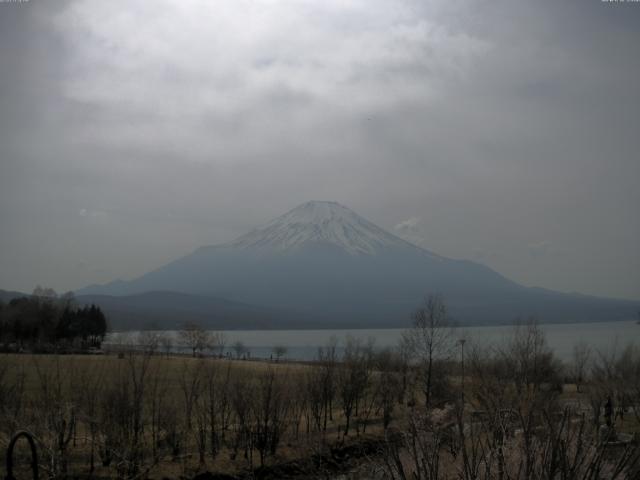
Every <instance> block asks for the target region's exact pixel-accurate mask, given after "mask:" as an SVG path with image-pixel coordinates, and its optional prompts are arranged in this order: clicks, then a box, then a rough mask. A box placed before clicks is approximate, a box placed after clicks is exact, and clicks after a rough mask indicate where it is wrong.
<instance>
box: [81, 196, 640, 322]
mask: <svg viewBox="0 0 640 480" xmlns="http://www.w3.org/2000/svg"><path fill="white" fill-rule="evenodd" d="M145 292H155V293H153V294H152V297H149V299H152V300H153V302H160V303H162V305H164V307H162V308H156V309H155V310H154V316H157V317H158V318H160V317H161V318H162V319H163V320H162V321H166V322H170V321H171V320H170V319H171V318H173V317H172V315H173V314H170V313H167V312H169V311H171V309H174V310H179V311H180V312H182V313H185V310H184V308H183V307H181V306H180V307H179V305H182V304H183V303H182V298H183V297H179V296H176V295H177V294H176V293H172V294H169V293H167V292H180V293H182V294H187V295H195V296H197V297H199V298H209V297H215V298H216V301H217V302H222V303H220V304H216V307H215V308H214V304H213V303H212V304H208V303H207V302H206V301H205V300H199V301H198V302H196V303H197V304H198V305H201V306H202V308H203V310H199V312H203V311H204V310H207V309H211V312H212V314H211V315H205V314H202V315H203V316H202V317H201V318H203V319H204V318H205V317H206V318H207V319H208V320H207V321H211V322H215V321H217V320H214V319H215V318H217V316H218V315H219V314H218V313H216V314H214V313H213V312H222V311H224V312H228V311H230V310H233V309H232V308H231V307H230V306H229V305H230V304H234V305H235V303H234V302H236V303H237V304H240V305H245V307H242V308H245V309H246V308H248V311H247V313H246V315H247V317H246V318H250V319H251V320H250V321H249V324H252V325H254V324H255V323H254V322H256V321H258V320H259V322H260V324H261V325H264V326H270V327H272V328H282V325H287V326H291V327H296V328H308V327H311V326H313V327H319V328H322V327H325V328H335V327H336V326H338V327H345V328H346V327H365V328H366V327H405V326H407V325H408V324H409V315H410V314H411V312H412V311H413V310H414V309H415V308H416V307H417V306H418V305H419V303H420V302H421V300H422V298H423V297H424V295H425V294H429V293H440V294H442V295H443V296H444V298H445V301H446V303H447V305H448V306H449V310H450V313H451V315H452V317H453V318H454V319H455V320H457V321H459V322H460V323H465V324H505V323H511V322H513V321H514V320H516V319H517V318H518V317H528V316H535V317H536V318H538V319H539V321H541V322H584V321H608V320H623V319H632V318H635V315H636V311H637V310H638V303H639V302H633V301H624V300H614V299H603V298H597V297H590V296H584V295H575V294H564V293H558V292H553V291H549V290H544V289H540V288H527V287H523V286H522V285H519V284H517V283H515V282H513V281H511V280H509V279H507V278H505V277H503V276H502V275H500V274H498V273H496V272H495V271H493V270H491V269H490V268H488V267H486V266H484V265H481V264H478V263H474V262H470V261H466V260H453V259H449V258H446V257H442V256H440V255H437V254H435V253H432V252H430V251H427V250H424V249H422V248H419V247H417V246H415V245H413V244H410V243H408V242H406V241H404V240H402V239H400V238H399V237H396V236H395V235H392V234H391V233H389V232H386V231H385V230H383V229H382V228H380V227H378V226H376V225H374V224H373V223H371V222H369V221H367V220H365V219H364V218H362V217H360V216H359V215H357V214H356V213H354V212H353V211H351V210H349V209H348V208H346V207H344V206H342V205H339V204H337V203H335V202H308V203H305V204H303V205H300V206H299V207H296V208H295V209H293V210H291V211H290V212H288V213H286V214H284V215H282V216H281V217H278V218H276V219H275V220H273V221H271V222H269V223H268V224H266V225H264V226H263V227H259V228H256V229H254V230H253V231H251V232H249V233H247V234H246V235H243V236H242V237H240V238H238V239H237V240H235V241H232V242H230V243H227V244H223V245H218V246H209V247H202V248H199V249H197V250H196V251H195V252H193V253H191V254H189V255H187V256H185V257H183V258H180V259H178V260H176V261H174V262H171V263H169V264H168V265H165V266H163V267H161V268H159V269H157V270H154V271H152V272H149V273H147V274H145V275H143V276H141V277H139V278H137V279H134V280H132V281H116V282H113V283H110V284H106V285H101V286H98V285H94V286H91V287H87V288H84V289H81V290H79V291H78V294H80V295H83V296H84V295H88V294H91V295H94V297H92V298H94V299H96V302H97V303H98V304H100V305H101V306H103V305H102V303H101V302H109V303H110V304H112V305H113V306H112V307H111V308H112V310H113V311H114V312H115V311H118V312H120V307H118V306H117V304H118V302H123V303H122V304H123V305H125V304H126V305H127V308H128V309H129V308H133V309H134V311H136V312H139V313H141V312H142V309H143V307H142V306H135V307H134V306H133V304H132V303H131V301H132V300H131V296H135V295H139V294H143V293H145ZM95 295H108V296H125V298H127V300H126V301H125V300H124V299H122V300H116V299H109V300H107V299H106V298H102V297H100V298H98V297H95ZM163 296H166V301H164V300H162V298H161V297H163ZM222 298H224V299H227V300H225V301H221V300H220V299H222ZM211 301H212V302H213V300H211ZM145 302H146V300H145ZM153 302H151V301H149V302H146V303H145V307H144V309H149V308H150V307H151V304H152V303H153ZM200 302H202V303H200ZM224 302H229V303H228V304H227V303H224ZM134 303H135V302H134ZM214 303H215V302H214ZM223 305H226V307H224V308H223ZM248 305H252V306H260V307H250V308H249V307H247V306H248ZM105 308H106V307H105ZM216 308H217V310H216ZM234 308H235V307H234ZM237 308H238V310H234V311H239V310H242V308H241V307H237ZM136 309H139V310H136ZM225 309H226V310H225ZM252 309H258V310H260V311H261V312H265V311H269V312H270V314H263V313H260V314H257V313H255V312H256V310H252ZM107 311H108V309H107ZM127 311H129V310H127ZM250 312H254V313H253V314H250ZM276 312H277V313H276ZM289 312H296V314H295V315H292V314H291V313H289ZM191 314H193V315H196V313H195V312H192V313H191ZM271 314H273V315H271ZM119 315H120V316H121V318H123V319H125V318H128V320H126V321H127V322H129V321H130V322H134V321H136V320H135V316H127V315H128V314H127V315H125V314H124V313H119ZM197 315H201V313H198V314H197ZM220 315H221V314H220ZM243 315H244V313H243ZM252 315H253V316H252ZM221 318H222V317H221ZM224 318H227V317H224ZM229 318H231V317H229ZM291 322H293V323H291ZM138 323H139V322H138ZM236 325H238V328H248V327H241V325H244V323H243V322H240V321H238V322H237V323H236Z"/></svg>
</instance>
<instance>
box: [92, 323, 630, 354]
mask: <svg viewBox="0 0 640 480" xmlns="http://www.w3.org/2000/svg"><path fill="white" fill-rule="evenodd" d="M540 328H542V330H543V331H544V333H545V334H546V338H547V342H548V344H549V346H550V347H551V348H552V349H553V351H554V353H555V354H556V355H557V356H558V357H559V358H560V359H561V360H569V359H570V358H571V354H572V351H573V347H574V346H575V345H576V344H578V343H582V342H583V343H586V344H587V345H589V346H590V347H591V348H592V349H593V350H597V351H599V352H601V353H605V354H606V353H610V352H611V351H612V350H614V349H618V350H619V349H622V348H624V347H625V346H627V345H628V344H629V343H631V342H637V341H638V338H640V325H638V324H637V323H636V322H634V321H622V322H596V323H573V324H543V325H540ZM404 331H405V330H404V329H400V328H389V329H349V330H346V329H335V330H334V329H327V330H244V331H241V330H228V331H224V332H223V333H224V335H225V337H226V347H225V351H228V352H232V346H233V344H234V343H235V342H238V341H240V342H242V343H243V344H244V345H245V347H247V349H248V350H249V351H250V354H251V357H256V358H269V357H270V355H271V353H272V349H273V347H274V346H276V345H279V346H284V347H286V348H287V355H286V358H288V359H291V360H313V359H314V357H315V356H316V354H317V351H318V347H320V346H325V345H327V343H328V342H330V341H331V339H332V338H336V339H337V340H338V352H339V353H340V352H341V351H342V347H343V346H344V342H345V339H346V338H347V337H349V336H351V337H353V338H357V339H360V340H362V341H364V342H366V341H368V340H369V339H374V340H375V345H376V346H377V347H378V348H385V347H394V346H396V345H398V342H399V340H400V338H401V336H402V333H403V332H404ZM513 331H514V326H513V325H501V326H483V327H460V328H458V329H456V331H455V334H454V335H455V337H457V338H465V339H467V340H469V341H470V343H477V344H479V345H484V346H496V347H498V346H500V345H501V344H503V343H504V341H505V340H506V339H507V338H509V336H510V335H511V334H512V333H513ZM139 333H140V332H114V333H111V334H110V335H109V336H108V337H107V340H106V342H105V344H106V345H107V346H112V347H113V346H114V345H118V344H122V343H128V342H132V343H134V344H135V343H136V341H137V336H138V334H139ZM166 333H168V334H170V335H173V337H174V344H175V348H176V349H179V348H180V347H179V346H178V343H179V341H178V335H177V333H178V332H176V331H168V332H166Z"/></svg>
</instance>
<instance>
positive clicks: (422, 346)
mask: <svg viewBox="0 0 640 480" xmlns="http://www.w3.org/2000/svg"><path fill="white" fill-rule="evenodd" d="M412 318H413V328H412V329H410V330H409V331H407V332H406V333H405V339H406V342H407V344H408V345H410V348H411V351H412V353H413V355H415V356H416V357H417V358H418V360H419V361H420V363H421V365H422V366H423V369H424V376H423V378H424V393H425V403H426V405H427V406H431V400H432V397H433V391H432V390H433V388H432V387H433V379H434V372H433V366H434V363H435V361H436V360H437V359H442V358H443V357H446V356H448V355H449V353H450V351H451V348H452V347H453V332H454V330H453V325H452V322H451V321H450V320H449V317H448V315H447V308H446V306H445V303H444V300H443V299H442V297H441V296H440V295H430V296H429V297H427V298H425V300H424V303H423V305H422V306H421V307H420V308H418V309H417V310H416V311H415V312H414V314H413V317H412Z"/></svg>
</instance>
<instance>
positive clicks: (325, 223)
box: [229, 201, 407, 255]
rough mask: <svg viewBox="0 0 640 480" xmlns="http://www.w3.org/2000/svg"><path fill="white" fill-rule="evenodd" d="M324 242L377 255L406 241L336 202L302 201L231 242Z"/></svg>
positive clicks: (282, 245)
mask: <svg viewBox="0 0 640 480" xmlns="http://www.w3.org/2000/svg"><path fill="white" fill-rule="evenodd" d="M313 243H322V244H330V245H334V246H337V247H339V248H341V249H343V250H345V251H347V252H348V253H350V254H367V255H374V254H375V253H376V252H377V251H378V250H379V249H382V248H387V247H391V246H403V247H406V246H407V243H406V242H405V241H404V240H402V239H400V238H398V237H396V236H395V235H392V234H390V233H388V232H386V231H385V230H383V229H382V228H380V227H378V226H376V225H374V224H373V223H371V222H369V221H367V220H365V219H364V218H362V217H361V216H360V215H358V214H356V213H355V212H353V211H352V210H350V209H348V208H347V207H345V206H343V205H340V204H339V203H336V202H325V201H311V202H306V203H303V204H302V205H299V206H298V207H296V208H294V209H293V210H290V211H289V212H287V213H285V214H284V215H282V216H280V217H278V218H276V219H274V220H272V221H271V222H269V223H267V224H266V225H264V226H263V227H260V228H257V229H255V230H253V231H251V232H249V233H247V234H246V235H243V236H242V237H240V238H238V239H237V240H235V241H233V242H231V243H230V244H229V245H230V246H233V247H237V248H256V247H257V248H269V249H275V250H280V251H284V250H290V249H296V248H299V247H301V246H303V245H308V244H313Z"/></svg>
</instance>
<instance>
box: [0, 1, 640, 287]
mask: <svg viewBox="0 0 640 480" xmlns="http://www.w3.org/2000/svg"><path fill="white" fill-rule="evenodd" d="M639 17H640V7H638V5H632V4H606V3H601V2H578V1H569V2H551V1H549V2H547V1H542V2H529V3H522V2H508V1H498V2H495V1H491V2H489V1H480V2H474V3H473V5H471V6H470V5H469V3H468V2H459V1H444V0H442V1H435V2H417V1H412V0H401V1H391V0H388V1H387V0H366V1H365V0H354V1H350V2H342V1H337V0H330V1H326V2H312V1H302V2H293V1H283V2H273V1H268V0H262V1H258V2H255V1H252V2H249V1H234V2H215V3H210V2H199V1H195V0H194V1H186V0H185V1H181V2H170V1H161V2H143V1H133V2H131V1H127V2H117V1H116V2H101V1H92V0H87V1H85V0H77V1H69V2H64V3H57V2H56V3H55V5H52V4H51V3H44V2H37V1H31V2H28V3H22V4H11V3H5V4H0V26H1V28H0V64H2V65H3V68H2V71H1V73H0V162H1V163H0V222H1V224H2V226H3V228H2V235H1V236H0V265H1V267H2V268H0V288H17V289H30V288H32V286H33V285H35V284H36V283H41V284H48V285H52V286H54V287H56V288H58V289H66V288H73V287H78V286H82V285H85V284H88V283H93V282H96V281H108V280H111V279H113V278H115V277H124V278H130V277H133V276H135V275H139V274H141V273H144V272H145V271H147V270H149V269H151V268H154V267H157V266H158V265H160V264H162V263H163V262H166V261H169V260H171V259H173V258H175V257H177V256H180V255H182V254H185V253H188V252H189V251H190V250H192V249H193V248H196V247H197V246H199V245H202V244H212V243H217V242H221V241H226V240H229V239H231V238H233V237H234V236H236V235H239V234H241V233H244V231H246V230H247V229H249V228H251V227H253V226H255V225H256V224H259V223H262V222H264V221H266V220H268V219H270V218H271V217H273V216H275V215H278V214H280V213H282V212H283V211H285V210H287V209H289V208H292V207H293V206H295V205H297V204H298V203H301V202H303V201H305V200H308V199H311V198H314V199H332V200H337V201H340V202H341V203H344V204H346V205H349V206H350V207H352V208H353V209H354V210H356V211H357V212H359V213H361V214H363V215H365V216H366V217H368V218H369V219H370V220H372V221H374V222H376V223H378V224H380V225H381V226H383V227H386V228H389V229H390V230H393V229H394V226H396V225H399V224H402V220H403V219H407V218H419V219H420V220H421V222H420V232H418V234H419V236H420V238H422V239H424V240H425V243H426V244H425V245H424V246H426V247H427V248H429V249H430V250H433V251H435V252H437V253H440V254H443V255H447V256H452V257H456V258H479V257H478V252H483V254H482V258H479V259H480V260H481V261H483V262H484V263H486V264H488V265H489V266H491V267H493V268H495V269H497V270H498V271H499V272H501V273H503V274H505V275H507V276H509V277H511V278H513V279H515V280H518V281H521V282H523V283H525V284H528V285H541V286H545V287H549V288H557V289H560V290H571V291H573V290H577V291H582V292H584V293H594V294H600V295H612V296H621V297H630V298H640V273H639V272H640V252H639V247H638V241H637V239H638V237H639V236H640V220H639V217H640V216H638V214H637V206H638V205H640V193H639V190H638V188H637V180H638V178H640V162H638V159H637V152H638V151H639V150H640V141H639V139H638V135H637V112H638V107H639V106H640V91H639V90H638V88H637V85H636V84H635V83H634V82H635V79H637V78H640V59H639V58H638V56H637V55H636V52H635V50H636V48H635V46H636V45H637V43H638V40H639V34H638V27H637V25H639V24H640V23H638V20H640V18H639ZM80 212H85V213H84V214H82V213H80ZM414 233H415V232H414ZM541 238H543V239H545V241H546V242H548V243H549V244H550V245H553V248H554V251H555V250H557V251H558V252H561V253H558V254H555V255H540V254H532V248H531V245H534V250H536V248H535V244H536V243H538V242H540V241H541V240H539V239H541ZM538 250H540V249H538ZM79 264H83V265H84V266H85V267H86V268H76V267H77V265H79Z"/></svg>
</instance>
